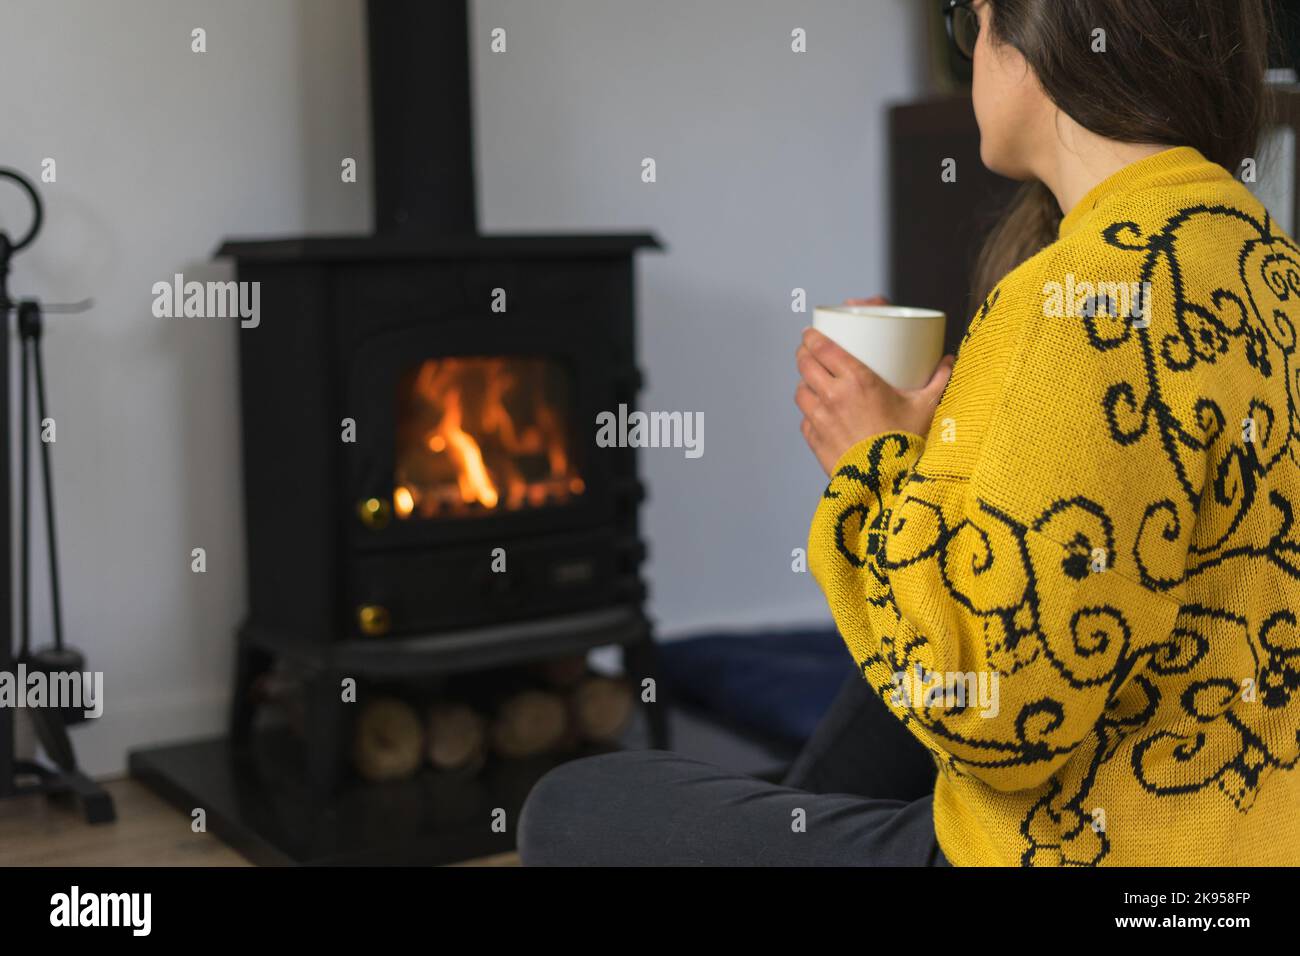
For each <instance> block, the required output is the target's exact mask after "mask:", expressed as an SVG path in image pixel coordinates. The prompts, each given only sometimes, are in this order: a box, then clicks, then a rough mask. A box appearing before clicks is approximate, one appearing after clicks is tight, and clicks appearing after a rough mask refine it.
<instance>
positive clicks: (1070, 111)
mask: <svg viewBox="0 0 1300 956" xmlns="http://www.w3.org/2000/svg"><path fill="white" fill-rule="evenodd" d="M988 2H989V6H990V13H991V24H992V35H991V39H992V40H993V42H995V43H1007V44H1010V45H1011V46H1013V47H1015V48H1016V49H1017V50H1019V51H1020V53H1021V55H1023V56H1024V58H1025V61H1026V62H1027V63H1028V64H1029V66H1030V68H1031V69H1032V70H1033V71H1034V73H1035V74H1036V75H1037V77H1038V82H1039V83H1041V84H1042V87H1043V90H1044V91H1045V92H1046V93H1047V95H1048V97H1050V98H1051V100H1052V102H1053V103H1055V104H1056V105H1057V106H1058V107H1059V108H1060V109H1061V110H1062V111H1063V112H1064V113H1066V114H1067V115H1068V116H1070V117H1071V118H1072V119H1073V120H1074V121H1075V122H1077V123H1078V124H1079V125H1080V126H1082V127H1084V128H1085V129H1088V130H1091V131H1092V132H1094V133H1096V134H1098V135H1099V136H1104V137H1106V138H1107V139H1113V140H1117V141H1119V142H1123V143H1150V144H1159V145H1165V146H1192V147H1195V148H1196V149H1198V150H1200V151H1201V153H1202V154H1203V155H1204V156H1205V157H1206V158H1207V159H1209V160H1211V161H1212V162H1215V163H1218V164H1219V165H1220V166H1223V167H1224V168H1225V169H1227V170H1229V171H1230V172H1233V173H1235V172H1236V171H1237V170H1238V169H1239V168H1240V165H1241V163H1242V161H1243V160H1244V159H1246V158H1247V157H1251V156H1253V155H1254V151H1255V149H1256V148H1257V146H1258V144H1259V138H1260V134H1261V131H1262V130H1263V128H1264V125H1265V124H1266V122H1267V114H1268V91H1267V89H1266V86H1265V74H1266V72H1267V70H1268V54H1269V48H1268V44H1269V42H1270V37H1271V25H1272V17H1271V11H1270V9H1269V7H1268V2H1267V0H988ZM1099 29H1100V30H1104V31H1105V41H1106V52H1105V54H1099V53H1094V52H1093V37H1094V31H1095V30H1099ZM1060 221H1061V209H1060V207H1059V206H1058V205H1057V202H1056V199H1055V197H1054V196H1053V195H1052V193H1051V191H1050V190H1048V189H1047V187H1046V186H1044V185H1043V184H1042V183H1040V182H1029V183H1026V184H1025V185H1024V186H1023V187H1022V188H1021V190H1020V192H1019V194H1018V195H1017V196H1016V198H1015V199H1014V200H1013V201H1012V203H1011V205H1010V207H1008V209H1007V211H1006V213H1005V214H1004V215H1003V218H1002V220H1001V222H1000V223H999V224H998V225H997V226H996V227H995V228H994V230H993V233H992V234H991V235H990V236H989V239H988V241H987V242H986V243H985V246H984V249H983V252H982V253H981V255H980V257H979V261H978V263H977V265H976V267H975V283H974V285H975V294H976V301H980V300H983V299H984V298H985V297H986V296H987V295H988V294H989V292H990V291H992V289H993V286H994V285H996V284H997V282H999V281H1000V280H1001V279H1002V277H1003V276H1004V275H1006V274H1007V273H1008V272H1010V271H1011V270H1012V269H1014V268H1015V267H1016V266H1018V265H1019V264H1020V263H1022V262H1024V261H1025V260H1026V259H1028V258H1029V257H1030V256H1032V255H1034V254H1035V253H1037V252H1038V251H1039V250H1041V249H1042V248H1044V247H1045V246H1047V245H1048V244H1049V243H1051V242H1053V241H1054V240H1055V239H1056V234H1057V230H1058V228H1059V225H1060Z"/></svg>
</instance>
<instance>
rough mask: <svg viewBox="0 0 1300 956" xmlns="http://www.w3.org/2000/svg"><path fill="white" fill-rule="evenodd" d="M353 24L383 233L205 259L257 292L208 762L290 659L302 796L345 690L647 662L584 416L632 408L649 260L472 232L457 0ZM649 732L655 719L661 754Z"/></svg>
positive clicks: (332, 765)
mask: <svg viewBox="0 0 1300 956" xmlns="http://www.w3.org/2000/svg"><path fill="white" fill-rule="evenodd" d="M369 32H370V37H369V39H370V53H371V86H372V89H371V94H372V100H373V103H372V106H373V121H374V139H375V147H374V155H375V198H376V212H377V228H376V234H375V235H374V236H369V237H363V238H317V239H287V240H272V241H232V242H227V243H226V244H225V245H223V246H222V247H221V249H220V253H219V254H220V255H222V256H228V257H231V258H233V259H234V261H235V263H236V268H237V279H238V281H239V282H241V283H244V282H249V283H259V292H260V315H259V318H258V322H257V324H256V327H250V328H241V329H239V331H238V335H239V358H240V395H241V411H242V425H243V481H244V501H245V523H246V529H247V560H248V574H249V577H248V593H249V613H248V617H247V621H246V623H245V625H244V626H243V627H242V629H241V631H240V634H239V638H238V666H237V673H236V682H235V683H236V688H235V700H234V706H233V710H232V720H231V738H230V741H229V742H226V743H223V744H222V745H221V748H220V750H219V751H211V754H212V755H215V756H213V757H212V762H215V763H220V762H222V761H226V762H235V763H238V759H237V755H238V754H239V753H241V752H243V751H247V750H248V749H249V748H252V747H253V746H254V744H255V743H256V740H257V738H258V734H257V732H256V729H255V728H256V721H255V716H256V711H257V695H256V693H255V688H256V686H257V682H258V680H259V678H260V677H261V675H263V674H264V673H266V672H267V671H268V670H269V669H271V668H272V667H273V666H275V665H276V664H277V663H282V662H286V661H288V662H291V663H292V664H293V666H294V667H295V668H296V670H297V671H298V672H299V673H305V674H306V675H307V677H308V680H307V695H306V696H307V699H306V720H305V734H306V778H307V781H308V783H309V785H310V791H311V793H313V794H314V795H315V797H313V799H317V798H319V799H326V798H328V796H329V795H330V794H331V793H335V792H337V791H338V790H339V786H338V785H339V784H340V783H341V782H342V781H343V779H344V777H345V772H344V769H343V768H344V762H343V754H344V753H345V750H346V744H345V741H346V740H347V739H348V727H347V724H348V719H349V710H348V707H347V706H346V705H341V704H340V685H341V682H342V681H343V680H344V679H346V678H349V677H350V678H353V679H356V680H358V681H364V680H376V681H382V680H414V679H420V678H422V677H428V676H433V675H445V674H449V673H454V672H466V671H474V670H480V669H484V668H489V667H495V666H497V665H504V664H511V663H516V662H525V661H532V660H540V659H543V658H547V657H556V656H559V655H564V654H573V653H580V652H582V651H585V650H587V649H590V648H594V647H598V646H609V645H620V646H622V647H623V649H624V661H625V664H626V666H627V670H628V672H629V674H630V675H632V676H634V677H635V678H637V679H638V680H639V679H641V678H644V677H646V676H652V675H653V670H654V662H653V644H652V641H651V629H650V626H649V623H648V621H647V618H646V616H645V613H644V610H643V601H644V597H645V587H644V585H643V583H642V578H641V573H640V569H641V564H642V561H643V559H644V557H645V547H644V545H643V543H642V540H641V537H640V534H639V530H638V520H637V509H638V505H639V503H640V501H641V500H642V498H643V497H644V488H643V486H642V484H641V482H640V480H639V478H638V474H637V462H636V451H635V449H632V448H601V447H598V446H597V445H596V441H595V436H596V416H597V414H598V413H600V412H602V411H616V410H617V409H618V408H619V406H620V405H627V406H629V407H633V406H635V404H636V397H637V393H638V390H639V388H640V384H641V377H640V374H639V372H638V369H637V365H636V360H635V348H634V295H633V280H634V275H633V267H634V264H633V256H634V253H635V252H636V250H638V249H641V248H657V247H658V243H657V242H656V241H655V240H654V238H653V237H651V236H649V235H640V234H638V235H565V236H490V237H489V236H480V235H478V233H477V228H476V221H475V219H476V217H475V204H474V183H473V175H472V163H471V155H472V150H471V137H470V128H469V115H470V109H469V102H470V100H469V62H468V50H467V44H466V42H465V38H466V36H467V32H468V24H467V12H466V4H465V3H464V2H463V0H462V2H439V3H426V2H420V0H383V2H372V3H371V4H370V6H369ZM663 713H664V710H663V706H662V704H659V705H655V706H651V707H649V708H648V709H647V717H648V719H649V726H650V740H651V741H652V743H654V744H656V745H658V746H664V745H666V720H665V718H664V717H663ZM159 754H160V752H158V751H155V752H153V753H152V754H150V753H145V754H136V755H133V762H132V765H133V769H134V770H135V771H136V772H137V774H138V775H140V776H141V777H142V778H144V779H145V780H147V781H151V782H153V783H154V784H155V785H157V786H158V787H159V789H161V790H162V791H163V792H164V793H167V794H169V795H171V796H173V797H174V798H175V799H177V800H179V801H182V802H183V805H186V806H191V805H193V806H199V805H203V806H209V807H211V805H212V803H213V799H212V794H211V793H209V794H207V795H204V794H201V793H198V790H199V789H200V788H201V787H203V786H205V785H206V786H208V788H209V789H210V790H212V789H216V790H222V789H223V788H224V789H226V790H231V789H233V790H234V791H235V792H236V793H242V797H241V798H240V799H239V800H237V801H236V804H237V806H235V807H233V808H230V809H229V810H228V811H227V812H225V813H224V814H223V813H222V812H220V811H217V812H216V814H215V816H216V820H215V822H214V825H215V826H217V827H218V828H220V827H221V825H222V823H223V820H222V818H223V816H224V818H225V819H224V823H225V824H226V833H225V834H223V835H225V836H227V838H228V839H232V841H233V842H235V843H236V844H237V845H240V846H242V847H244V848H245V849H246V850H251V851H253V852H254V853H255V855H256V851H257V850H258V849H259V848H258V840H257V839H255V838H251V837H250V835H249V834H248V833H247V832H242V833H241V832H234V833H232V832H230V831H231V830H236V831H238V830H240V829H241V827H242V829H243V830H245V831H247V830H248V829H250V828H252V829H256V828H257V827H259V826H262V825H264V823H265V820H263V821H262V823H259V822H258V821H257V819H254V818H258V817H262V818H266V817H269V816H274V815H275V811H273V810H271V809H269V808H270V806H271V803H269V802H268V801H266V800H262V801H261V802H260V803H259V802H258V800H257V799H253V798H250V797H249V796H248V789H249V783H248V781H247V780H246V779H243V780H235V781H230V780H226V779H225V778H222V780H225V782H221V781H217V782H214V781H216V780H217V778H216V777H214V773H215V771H212V770H211V769H210V768H205V767H202V766H199V763H200V760H199V758H197V757H195V756H194V754H193V753H192V752H191V753H188V754H186V753H180V752H176V751H172V752H169V753H166V754H162V755H161V756H160V755H159ZM259 759H260V758H259ZM241 766H247V764H241ZM543 769H544V768H543ZM217 776H219V774H218V775H217ZM182 778H183V779H182ZM196 781H198V782H196ZM204 781H206V783H204ZM355 790H356V788H352V791H353V792H352V794H351V795H350V796H347V797H346V799H348V800H352V801H354V802H355V799H356V798H355ZM526 792H527V786H526V785H525V786H514V785H512V788H511V790H510V793H511V796H509V797H507V798H505V802H509V801H510V800H514V801H515V802H522V799H523V796H524V794H525V793H526ZM493 799H498V798H496V797H494V798H493ZM201 800H202V801H204V802H199V801H201ZM250 800H251V803H250ZM190 801H194V802H192V803H191V802H190ZM217 802H219V801H217ZM213 818H214V811H213V810H212V809H209V819H210V820H213ZM234 818H240V819H241V820H242V823H240V822H239V820H236V819H234ZM484 819H486V818H484ZM362 825H364V826H368V825H369V824H362ZM281 829H285V828H281ZM288 829H293V828H292V827H289V828H288ZM480 829H482V828H480ZM317 836H319V834H317ZM312 842H313V840H312V839H305V840H300V841H299V843H300V845H305V844H311V843H312ZM316 842H319V840H316ZM326 842H329V841H326ZM508 848H509V847H508V846H504V847H496V849H508ZM483 851H484V848H482V847H479V846H476V847H475V849H474V851H473V852H483ZM466 852H471V851H466ZM340 853H341V851H340V850H339V848H338V846H337V845H335V844H332V843H331V850H330V853H329V854H327V855H328V856H329V858H330V859H332V860H335V861H337V860H339V859H340V858H341V857H340ZM320 855H321V854H318V853H314V852H313V851H310V850H308V851H303V852H287V853H283V854H281V857H283V856H288V857H289V858H299V857H302V856H320ZM363 856H364V854H361V855H354V856H353V857H351V858H353V859H360V858H363ZM343 857H344V858H346V857H347V855H346V854H343ZM263 858H267V857H266V855H265V854H263ZM269 858H276V857H275V855H274V854H272V855H271V856H270V857H269Z"/></svg>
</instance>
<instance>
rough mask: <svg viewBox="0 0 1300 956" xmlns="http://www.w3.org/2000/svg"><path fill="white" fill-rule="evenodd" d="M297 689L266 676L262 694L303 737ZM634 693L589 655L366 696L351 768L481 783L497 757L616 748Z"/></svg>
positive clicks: (375, 778) (360, 694)
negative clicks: (424, 772) (593, 665)
mask: <svg viewBox="0 0 1300 956" xmlns="http://www.w3.org/2000/svg"><path fill="white" fill-rule="evenodd" d="M298 690H299V686H298V682H297V681H295V680H294V679H293V678H292V677H291V676H288V675H285V674H283V673H277V674H274V675H267V676H266V677H265V678H264V679H263V680H262V681H261V682H260V683H259V687H258V691H259V697H260V698H261V702H262V703H264V704H269V705H272V707H273V708H274V710H276V711H278V712H279V713H280V714H281V715H282V716H283V719H284V722H285V723H286V724H287V725H288V726H289V728H290V729H291V730H293V731H294V732H296V733H302V731H303V729H304V716H303V713H304V712H303V708H302V705H301V698H300V695H299V693H298ZM634 703H635V698H634V692H633V688H632V685H631V684H630V683H629V682H628V681H627V680H626V679H624V678H621V677H610V676H605V675H602V674H598V673H595V672H593V671H592V670H591V669H590V668H589V667H588V665H587V661H586V658H585V657H569V658H561V659H557V660H551V661H546V662H542V663H539V664H533V665H529V666H525V667H515V668H509V669H498V670H494V671H488V672H480V673H475V674H466V675H459V676H456V677H451V678H447V679H444V680H443V681H440V682H438V684H437V685H436V686H428V687H413V686H407V685H403V686H385V685H378V684H376V685H369V686H361V687H358V688H357V702H356V704H355V706H356V708H357V711H356V716H355V720H354V722H353V728H352V746H351V749H350V756H351V762H352V767H353V769H354V770H355V771H356V773H357V775H358V776H359V777H361V778H362V779H363V780H367V781H370V782H384V781H392V780H402V779H406V778H409V777H411V776H414V775H415V774H416V773H418V772H419V771H420V770H421V769H423V768H426V767H431V768H432V769H433V770H434V771H435V772H440V773H455V774H459V775H466V776H472V775H474V774H477V773H478V772H479V771H480V770H481V769H482V768H483V767H484V765H485V764H486V763H487V762H488V760H489V759H494V758H495V759H504V760H518V759H524V758H530V757H537V756H542V755H562V754H566V753H573V754H577V753H579V752H581V751H585V750H591V749H602V748H610V749H613V748H615V747H617V745H618V741H619V739H620V737H621V736H622V735H623V732H624V731H625V730H626V728H627V725H628V723H629V721H630V720H631V717H632V713H633V709H634Z"/></svg>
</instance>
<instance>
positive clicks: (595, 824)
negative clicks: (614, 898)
mask: <svg viewBox="0 0 1300 956" xmlns="http://www.w3.org/2000/svg"><path fill="white" fill-rule="evenodd" d="M934 780H935V766H934V762H933V760H932V759H931V757H930V755H929V753H928V752H927V751H926V750H925V748H924V747H923V746H922V745H921V744H920V743H919V742H918V741H917V740H916V739H915V738H914V737H913V736H912V735H911V734H910V733H908V732H907V731H906V730H905V729H904V728H903V726H902V725H901V724H900V723H899V722H898V720H897V719H895V718H894V716H893V715H892V714H890V713H889V711H888V710H886V708H885V705H884V704H883V703H882V702H881V701H880V700H879V698H877V697H876V696H875V695H874V694H872V693H871V692H870V691H869V690H868V688H867V685H866V682H865V681H864V680H863V679H862V678H861V677H860V676H858V674H857V673H856V672H854V673H850V674H849V676H848V678H847V680H846V681H845V684H844V686H843V688H841V690H840V692H839V694H838V695H837V697H836V699H835V701H834V703H833V704H832V705H831V708H830V710H829V711H828V712H827V714H826V716H825V717H824V718H823V719H822V721H821V723H820V724H819V725H818V727H817V730H816V731H815V732H814V734H813V736H812V738H811V739H810V740H809V741H808V743H807V745H806V746H805V747H804V749H803V751H802V752H801V753H800V754H799V757H798V758H797V760H796V761H795V763H794V765H793V767H792V768H791V770H790V773H789V774H788V775H787V777H786V779H785V780H784V781H783V782H782V783H781V784H774V783H768V782H766V781H763V780H758V779H756V778H754V777H749V776H746V775H744V774H738V773H733V772H730V771H726V770H722V769H720V768H718V767H714V766H711V765H709V764H706V763H702V762H700V761H698V760H693V759H691V758H689V757H683V756H681V755H679V754H674V753H670V752H667V751H662V750H631V751H622V752H619V753H611V754H602V755H600V756H596V757H586V758H583V759H580V760H574V761H571V762H569V763H566V764H561V765H560V766H558V767H556V768H555V769H553V770H551V771H550V772H549V773H548V774H546V776H544V777H542V779H541V780H539V781H538V782H537V784H536V786H535V787H534V788H533V790H532V791H531V792H530V793H529V795H528V799H527V801H525V803H524V809H523V813H522V815H521V816H520V819H519V833H518V845H519V853H520V856H521V858H522V859H523V862H524V865H525V866H701V865H702V866H947V865H948V862H947V860H946V859H944V856H943V853H942V851H941V850H940V849H939V846H938V843H937V842H936V840H935V836H934V822H933V819H932V816H931V813H932V800H933V793H934Z"/></svg>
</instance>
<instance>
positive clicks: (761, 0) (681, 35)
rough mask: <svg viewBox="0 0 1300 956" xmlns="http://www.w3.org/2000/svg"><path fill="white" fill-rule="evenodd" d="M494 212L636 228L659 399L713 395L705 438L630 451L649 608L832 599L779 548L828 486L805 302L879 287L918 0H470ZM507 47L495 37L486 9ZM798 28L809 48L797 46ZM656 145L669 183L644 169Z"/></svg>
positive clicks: (756, 609)
mask: <svg viewBox="0 0 1300 956" xmlns="http://www.w3.org/2000/svg"><path fill="white" fill-rule="evenodd" d="M475 12H476V16H475V18H474V28H475V34H476V36H477V37H478V40H479V42H478V43H477V44H476V45H475V47H474V51H475V56H476V62H475V74H474V75H475V80H476V84H477V86H476V89H477V104H476V106H477V109H476V116H477V118H478V124H479V126H478V162H479V169H480V183H479V195H480V197H481V198H480V203H481V213H480V219H481V221H482V224H483V227H484V228H485V229H488V230H498V231H504V230H511V229H519V230H525V229H528V230H532V229H547V228H566V229H609V230H613V229H626V230H636V229H641V228H649V229H651V230H653V231H654V232H655V233H657V234H658V235H659V237H660V238H661V239H662V240H663V241H664V242H665V243H666V244H667V245H668V254H667V255H658V254H646V255H644V256H643V257H642V259H641V268H640V272H639V275H640V277H641V279H642V283H641V295H640V304H641V308H642V311H641V326H640V343H641V359H642V364H643V366H644V368H645V369H646V372H647V376H648V379H649V384H650V388H649V390H648V391H647V393H646V394H645V395H644V396H643V407H645V408H648V409H662V410H680V411H702V412H703V413H704V418H705V430H704V435H705V453H704V456H703V457H702V458H700V459H696V460H691V461H688V460H686V459H685V458H684V457H683V456H682V454H681V452H680V451H673V450H647V451H645V452H644V453H643V455H642V462H643V467H644V470H645V473H646V475H647V477H648V479H649V484H650V494H651V499H650V502H649V505H648V508H647V511H646V518H647V522H646V524H647V531H648V536H649V538H650V544H651V555H652V560H651V563H650V566H649V571H650V582H651V588H652V602H651V604H652V611H653V613H654V614H655V616H656V617H657V618H658V620H659V622H660V626H661V628H662V629H663V631H664V632H665V633H667V634H670V635H671V634H673V633H676V632H681V631H683V630H686V629H689V628H694V627H706V626H712V625H761V624H770V623H783V622H789V621H796V620H827V619H828V614H827V611H826V605H825V601H824V599H823V598H822V597H821V594H820V592H819V591H818V589H817V587H816V584H815V583H814V582H813V581H812V580H811V579H810V577H809V576H808V575H806V574H803V575H797V574H794V573H792V572H791V569H790V565H791V554H790V553H791V550H792V549H793V548H796V547H803V546H804V545H805V544H806V539H807V533H808V523H809V521H810V520H811V518H812V511H813V509H814V508H815V507H816V504H817V500H818V497H819V496H820V494H821V491H822V489H823V488H824V487H825V476H824V475H823V474H822V473H821V472H820V470H819V469H818V467H817V465H816V463H815V462H814V460H813V458H812V456H811V454H810V453H809V452H808V450H807V448H806V447H805V446H804V444H803V440H802V438H801V437H800V435H799V429H798V425H799V415H798V412H797V409H796V408H795V406H794V401H793V398H794V389H795V385H796V383H797V381H798V378H797V375H796V373H795V368H794V350H795V348H796V346H797V344H798V335H799V331H800V329H801V328H802V327H803V326H804V325H806V324H807V320H808V319H809V318H810V315H809V316H800V315H795V314H793V313H792V312H791V309H790V293H791V290H792V289H793V288H795V287H796V286H797V287H802V288H805V289H807V290H808V295H809V297H810V299H811V300H814V301H813V302H810V305H812V304H815V303H817V302H823V301H839V300H840V299H842V298H843V297H845V296H846V295H869V294H872V293H875V292H880V291H883V290H884V289H885V286H886V279H887V276H886V249H885V245H884V242H885V231H886V225H885V221H884V220H885V216H886V215H887V209H888V207H887V202H886V194H885V190H884V179H885V165H884V164H885V139H884V136H885V130H886V126H885V114H884V110H883V107H884V105H885V104H886V103H888V102H891V101H896V100H902V99H907V98H909V97H913V96H915V95H916V94H917V92H918V91H919V89H920V86H921V76H920V71H921V64H922V62H923V60H924V57H923V52H924V42H923V39H922V35H921V31H922V29H923V26H922V16H921V14H922V13H923V12H924V10H923V7H922V5H921V4H919V3H917V2H915V0H871V2H860V0H857V2H854V0H805V2H799V3H794V2H788V0H729V2H718V0H714V2H700V0H656V2H653V3H638V2H633V0H613V2H611V0H546V2H544V3H533V2H520V0H478V2H477V5H476V11H475ZM497 27H500V28H502V29H504V30H505V31H506V52H505V53H504V54H491V53H488V52H487V43H488V36H489V34H490V31H491V30H492V29H494V28H497ZM796 27H802V28H804V29H805V30H806V31H807V36H808V52H807V53H805V54H798V55H797V54H794V53H792V52H791V50H790V44H791V37H790V34H791V31H792V30H793V29H794V28H796ZM645 157H653V158H654V159H655V160H656V164H657V173H658V182H657V183H655V184H653V185H646V184H643V183H642V182H641V178H640V172H641V161H642V159H643V158H645Z"/></svg>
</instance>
